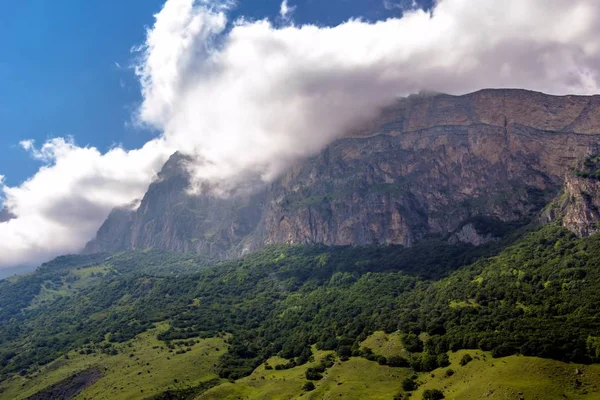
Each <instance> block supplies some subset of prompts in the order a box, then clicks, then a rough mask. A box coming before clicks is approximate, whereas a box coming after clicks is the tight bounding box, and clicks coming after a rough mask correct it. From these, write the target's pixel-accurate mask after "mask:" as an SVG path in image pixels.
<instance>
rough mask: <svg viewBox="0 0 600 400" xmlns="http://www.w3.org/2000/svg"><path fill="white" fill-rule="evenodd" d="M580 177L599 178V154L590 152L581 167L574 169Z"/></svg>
mask: <svg viewBox="0 0 600 400" xmlns="http://www.w3.org/2000/svg"><path fill="white" fill-rule="evenodd" d="M574 172H575V175H576V176H578V177H580V178H585V179H594V180H600V155H598V154H592V155H591V156H589V157H587V158H586V159H585V161H584V162H583V166H582V169H575V171H574Z"/></svg>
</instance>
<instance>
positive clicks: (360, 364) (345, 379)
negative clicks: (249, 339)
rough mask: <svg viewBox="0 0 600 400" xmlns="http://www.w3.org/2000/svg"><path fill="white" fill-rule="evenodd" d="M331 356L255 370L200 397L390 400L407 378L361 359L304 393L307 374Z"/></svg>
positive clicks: (338, 364)
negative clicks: (324, 358) (298, 363)
mask: <svg viewBox="0 0 600 400" xmlns="http://www.w3.org/2000/svg"><path fill="white" fill-rule="evenodd" d="M328 353H330V352H316V353H315V360H316V362H314V363H308V364H305V365H301V366H299V367H295V368H291V369H288V370H283V371H276V370H266V369H265V366H264V365H261V366H260V367H258V368H257V369H256V370H255V371H254V372H253V373H252V375H250V376H248V377H246V378H242V379H240V380H238V381H236V382H235V383H225V384H222V385H220V386H217V387H215V388H213V389H211V390H209V391H207V392H206V393H204V394H202V395H200V396H199V397H198V400H206V399H239V398H243V399H291V398H298V397H301V396H302V398H304V399H323V398H343V399H366V398H369V399H392V398H393V396H394V395H395V394H396V393H397V392H398V390H399V388H400V385H401V382H402V380H403V379H404V378H405V377H407V376H408V375H409V374H410V370H408V369H405V368H389V367H386V366H381V365H379V364H377V363H376V362H373V361H368V360H366V359H364V358H358V357H353V358H350V360H348V361H345V362H341V361H339V360H337V361H336V362H335V365H334V366H333V367H331V368H328V369H327V371H326V372H325V373H324V374H323V379H321V380H320V381H314V384H315V386H316V389H315V390H314V391H312V392H309V393H305V392H303V391H302V385H304V383H306V382H307V380H306V378H305V375H304V374H305V372H306V370H307V369H308V368H309V367H311V366H314V365H316V364H317V363H318V361H319V360H320V359H321V358H322V357H324V356H325V355H326V354H328ZM285 362H287V361H286V360H282V359H280V358H272V359H269V364H270V365H272V366H273V365H277V364H282V363H285Z"/></svg>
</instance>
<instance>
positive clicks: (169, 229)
mask: <svg viewBox="0 0 600 400" xmlns="http://www.w3.org/2000/svg"><path fill="white" fill-rule="evenodd" d="M599 134H600V96H590V97H585V96H562V97H558V96H550V95H545V94H542V93H536V92H530V91H524V90H483V91H479V92H476V93H472V94H468V95H464V96H450V95H442V94H440V95H416V96H410V97H408V98H405V99H400V100H399V101H398V102H396V103H395V104H394V105H392V106H390V107H388V108H386V109H385V110H383V111H382V112H381V115H380V116H379V117H378V118H377V119H375V120H373V121H370V122H368V123H366V124H365V125H364V126H362V127H359V128H358V127H357V129H355V130H354V131H353V132H351V133H349V134H348V135H346V136H345V137H343V138H341V139H339V140H337V141H335V142H334V143H332V144H331V145H329V146H328V147H327V148H326V149H324V150H323V151H322V152H321V153H319V154H318V155H315V156H314V157H311V158H309V159H307V160H304V161H302V162H299V163H297V164H296V165H294V166H292V167H290V168H289V170H288V171H287V172H286V173H285V174H284V175H283V176H281V177H280V178H279V179H277V180H276V181H275V182H273V183H271V184H269V185H267V186H263V187H257V188H255V190H254V191H253V192H252V193H250V194H248V193H244V194H241V195H232V196H229V197H227V198H223V197H219V196H216V195H211V194H210V192H209V193H207V194H203V195H200V196H192V195H189V194H188V193H187V190H186V189H187V187H188V184H189V177H188V175H187V172H186V169H185V162H186V159H185V156H183V155H181V154H175V155H174V156H173V157H171V159H170V160H169V161H168V162H167V163H166V164H165V166H164V168H163V170H162V171H161V173H160V174H159V176H158V179H157V180H156V181H155V182H154V183H153V184H152V185H151V186H150V188H149V190H148V192H147V193H146V195H145V196H144V198H143V200H142V202H141V205H140V206H139V208H137V209H136V210H130V209H123V208H120V209H115V210H114V211H113V212H112V213H111V215H110V216H109V217H108V219H107V220H106V222H105V223H104V224H103V226H102V227H101V228H100V230H99V231H98V234H97V237H96V238H95V239H94V240H93V241H91V242H90V243H89V244H88V245H87V246H86V250H85V251H86V252H87V253H93V252H102V251H117V250H132V249H144V248H148V247H152V248H158V249H164V250H171V251H195V252H198V253H201V254H203V255H206V256H208V257H216V258H232V257H236V256H240V255H242V254H246V253H248V252H250V251H255V250H257V249H260V248H263V247H265V246H268V245H271V244H281V243H287V244H308V243H323V244H326V245H349V244H352V245H370V244H402V245H406V246H411V245H414V244H415V243H417V242H419V241H421V240H423V239H424V238H427V237H430V236H431V235H442V236H448V237H449V239H450V240H455V241H456V240H458V241H464V242H469V243H473V244H482V243H485V242H487V241H489V240H495V239H496V238H497V237H498V236H500V234H501V233H502V232H503V231H504V230H505V228H506V226H511V225H514V224H517V225H518V224H522V223H525V222H527V221H529V220H531V219H535V218H537V216H538V214H539V212H540V211H541V210H542V209H543V208H544V207H545V206H547V205H548V204H549V203H551V202H552V201H553V199H556V198H557V196H560V194H561V193H563V196H562V197H563V200H567V202H566V203H564V202H563V204H560V205H556V206H555V211H554V212H550V213H546V214H545V218H546V220H548V221H550V220H555V219H559V218H560V219H564V223H565V226H566V227H568V228H569V229H572V230H573V231H574V232H576V233H578V234H582V235H583V234H588V233H590V232H593V231H594V229H595V228H593V227H592V224H594V223H595V222H597V221H598V217H599V216H598V213H597V211H593V209H590V210H588V209H584V208H582V207H581V206H577V205H575V204H574V198H573V196H567V195H564V193H566V192H565V191H569V190H570V191H574V192H576V193H575V196H576V197H581V194H580V192H578V190H579V189H576V188H575V187H574V186H573V185H572V184H573V182H575V180H577V181H578V182H580V183H581V184H584V185H595V183H593V182H592V183H591V181H590V180H589V179H587V178H584V177H581V176H579V177H578V176H574V175H573V171H574V169H575V168H576V166H577V165H579V164H581V163H582V162H583V161H584V159H586V157H589V156H593V155H594V154H596V153H597V152H598V147H599V146H598V143H599V142H598V139H599V137H600V136H599ZM588 178H589V177H588ZM586 179H587V181H586ZM585 182H587V183H585ZM586 187H587V186H586ZM586 190H587V189H586ZM594 190H596V189H594ZM558 200H560V199H558ZM558 200H556V201H558ZM572 200H573V201H572ZM582 204H583V203H582ZM584 214H585V215H584ZM563 217H564V218H563ZM482 219H485V221H486V223H485V224H482V223H481V220H482Z"/></svg>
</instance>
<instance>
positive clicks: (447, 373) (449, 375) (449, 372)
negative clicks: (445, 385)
mask: <svg viewBox="0 0 600 400" xmlns="http://www.w3.org/2000/svg"><path fill="white" fill-rule="evenodd" d="M452 375H454V370H453V369H452V368H448V369H447V370H446V373H445V375H444V376H445V377H446V378H448V377H451V376H452Z"/></svg>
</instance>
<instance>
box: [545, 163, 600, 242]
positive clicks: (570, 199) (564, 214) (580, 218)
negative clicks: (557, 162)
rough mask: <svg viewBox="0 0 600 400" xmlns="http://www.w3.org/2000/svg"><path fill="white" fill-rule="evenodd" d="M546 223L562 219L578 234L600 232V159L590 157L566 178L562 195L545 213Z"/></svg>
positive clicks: (566, 225)
mask: <svg viewBox="0 0 600 400" xmlns="http://www.w3.org/2000/svg"><path fill="white" fill-rule="evenodd" d="M541 219H542V220H543V221H546V222H550V221H558V222H560V223H561V224H562V225H563V226H564V227H565V228H567V229H569V230H570V231H571V232H573V233H575V234H576V235H578V236H589V235H592V234H594V233H598V232H600V158H599V157H598V155H597V154H593V155H592V156H590V157H587V158H586V159H585V161H584V163H583V165H582V166H581V169H579V168H577V169H574V171H573V172H572V173H570V174H567V176H566V177H565V183H564V186H563V189H562V191H561V193H560V194H559V196H557V198H556V199H555V200H554V201H553V202H552V203H550V204H549V205H548V206H547V207H546V208H545V209H544V212H543V213H542V216H541Z"/></svg>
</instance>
